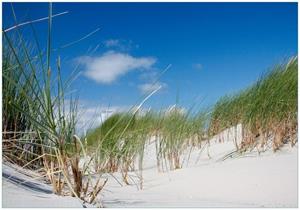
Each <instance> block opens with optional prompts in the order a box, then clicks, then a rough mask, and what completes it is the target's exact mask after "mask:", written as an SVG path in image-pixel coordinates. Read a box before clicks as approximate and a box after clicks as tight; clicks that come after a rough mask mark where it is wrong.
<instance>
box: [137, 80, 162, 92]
mask: <svg viewBox="0 0 300 210" xmlns="http://www.w3.org/2000/svg"><path fill="white" fill-rule="evenodd" d="M138 88H139V90H140V92H141V93H142V94H149V93H151V92H152V91H154V90H157V89H160V90H163V89H166V88H167V84H166V83H163V82H157V83H145V84H142V85H139V86H138Z"/></svg>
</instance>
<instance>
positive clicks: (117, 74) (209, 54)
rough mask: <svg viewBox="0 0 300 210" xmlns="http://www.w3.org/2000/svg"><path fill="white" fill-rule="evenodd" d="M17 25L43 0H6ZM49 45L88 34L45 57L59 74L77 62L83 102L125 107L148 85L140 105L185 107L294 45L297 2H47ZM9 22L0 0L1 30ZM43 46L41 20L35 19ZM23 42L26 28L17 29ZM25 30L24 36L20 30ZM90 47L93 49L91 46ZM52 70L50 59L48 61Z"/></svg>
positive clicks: (222, 90)
mask: <svg viewBox="0 0 300 210" xmlns="http://www.w3.org/2000/svg"><path fill="white" fill-rule="evenodd" d="M13 6H14V9H15V11H16V15H17V18H18V21H19V22H24V21H26V20H33V19H37V18H41V17H45V16H47V15H48V4H47V3H14V4H13ZM64 11H68V12H69V13H68V14H65V15H62V16H59V17H55V18H53V42H52V47H53V48H57V47H59V46H62V45H64V44H66V43H70V42H72V41H74V40H78V39H80V38H81V37H83V36H85V35H86V34H88V33H90V32H92V31H94V30H96V29H97V28H100V30H99V31H98V32H96V33H94V34H93V35H92V36H90V37H88V38H86V39H84V40H83V41H81V42H79V43H76V44H74V45H72V46H70V47H67V48H64V49H61V50H59V51H57V52H56V53H54V54H53V59H55V57H57V56H58V55H59V56H60V57H61V58H62V61H63V62H62V68H63V76H64V77H68V75H70V73H71V72H72V71H73V69H74V66H75V65H77V64H80V71H81V75H80V76H79V78H78V79H77V81H76V83H75V84H74V85H73V87H74V88H76V89H77V90H78V91H79V92H78V93H79V97H80V99H81V100H82V101H85V103H86V104H88V106H90V107H92V106H98V105H99V106H101V105H103V104H106V105H108V104H109V105H110V106H112V107H126V106H127V107H128V106H131V105H134V104H135V103H136V102H138V101H141V100H142V97H143V94H144V93H145V92H147V91H149V90H151V89H153V85H152V84H153V81H155V80H157V76H158V75H159V73H160V72H161V71H163V70H164V69H165V68H166V67H167V66H168V65H169V64H171V65H172V66H171V68H170V69H169V70H168V71H167V72H166V73H165V74H163V75H162V76H161V77H160V78H159V80H158V82H157V83H156V85H154V87H156V86H159V85H160V86H161V87H162V88H161V91H160V92H159V93H157V94H156V95H154V96H153V97H152V98H151V99H150V100H149V101H148V102H147V103H146V104H145V106H146V107H153V108H156V109H160V108H165V107H168V106H170V105H172V104H174V103H175V102H176V96H178V98H179V104H181V105H182V106H184V107H186V108H189V107H190V106H192V105H193V104H194V103H196V104H198V105H199V104H200V105H199V107H201V106H202V107H204V106H208V105H209V104H213V103H214V102H215V101H216V100H217V99H218V98H219V97H220V96H223V95H225V94H230V93H234V92H236V91H238V90H240V89H243V88H245V87H247V86H249V85H250V84H251V83H253V82H254V81H255V80H256V79H257V78H258V77H259V76H260V75H261V74H262V73H263V72H264V71H266V70H267V69H268V68H269V67H272V66H274V65H275V64H276V63H278V62H281V61H283V60H284V59H286V58H288V57H289V56H292V55H296V54H297V53H298V49H297V25H298V24H297V3H54V4H53V13H54V14H56V13H60V12H64ZM12 25H14V22H13V19H12V15H11V5H10V4H7V3H4V4H3V28H8V27H9V26H12ZM34 28H35V30H36V31H37V33H38V37H39V42H40V44H41V45H42V46H43V47H45V44H46V41H47V39H46V37H47V35H46V34H47V21H44V22H40V23H35V24H34ZM22 31H23V32H24V34H25V37H26V38H27V39H28V40H30V39H31V35H30V34H31V29H30V27H28V26H27V27H23V28H22ZM26 34H27V35H26ZM97 45H98V48H97V49H96V51H95V52H93V53H92V52H91V49H95V48H96V46H97ZM52 66H53V68H55V64H54V62H53V63H52Z"/></svg>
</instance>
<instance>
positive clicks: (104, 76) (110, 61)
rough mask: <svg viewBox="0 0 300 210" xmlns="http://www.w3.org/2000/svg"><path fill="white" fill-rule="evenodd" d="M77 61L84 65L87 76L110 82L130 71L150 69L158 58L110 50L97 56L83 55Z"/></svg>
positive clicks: (99, 81) (101, 81)
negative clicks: (135, 55)
mask: <svg viewBox="0 0 300 210" xmlns="http://www.w3.org/2000/svg"><path fill="white" fill-rule="evenodd" d="M77 61H78V62H79V63H80V64H82V65H83V66H84V74H85V76H86V77H88V78H90V79H92V80H94V81H96V82H98V83H102V84H110V83H112V82H113V81H115V80H116V79H118V78H119V77H121V76H123V75H125V74H126V73H128V72H130V71H133V70H136V69H150V68H151V67H152V65H153V64H154V63H155V62H156V59H155V58H153V57H139V58H137V57H133V56H131V55H129V54H124V53H118V52H114V51H109V52H106V53H104V54H103V55H101V56H97V57H90V56H82V57H79V58H78V59H77Z"/></svg>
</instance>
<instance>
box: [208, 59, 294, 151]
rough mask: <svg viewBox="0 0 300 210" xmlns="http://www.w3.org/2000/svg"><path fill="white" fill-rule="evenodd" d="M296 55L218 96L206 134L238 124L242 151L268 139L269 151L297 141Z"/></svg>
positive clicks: (264, 143)
mask: <svg viewBox="0 0 300 210" xmlns="http://www.w3.org/2000/svg"><path fill="white" fill-rule="evenodd" d="M297 87H298V58H297V57H293V58H291V59H290V60H289V61H288V62H286V63H284V64H280V65H277V66H275V67H274V68H273V69H272V70H271V71H270V72H268V73H267V74H265V75H264V76H262V77H261V78H260V79H259V80H258V81H257V82H256V83H255V84H254V85H252V86H251V87H249V88H248V89H246V90H243V91H241V92H240V93H238V94H235V95H232V96H225V97H223V98H221V99H220V100H219V101H218V102H217V103H216V105H215V106H214V108H213V112H212V114H211V122H210V133H211V134H212V135H215V134H217V133H219V132H221V131H222V130H224V129H226V128H229V127H232V126H235V125H237V124H239V123H241V124H242V126H243V134H242V135H243V137H242V138H243V141H242V144H241V145H240V147H241V149H242V150H245V149H247V148H249V147H251V148H253V147H255V146H257V148H258V146H259V147H260V148H263V147H265V146H266V144H267V142H268V140H269V139H272V146H273V150H274V151H276V150H278V149H279V148H280V147H281V146H282V145H283V144H284V143H286V142H290V143H291V144H292V145H294V144H295V142H296V141H297V136H296V132H297V127H298V124H297V109H298V106H297V99H298V93H297V91H298V88H297Z"/></svg>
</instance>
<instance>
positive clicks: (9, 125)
mask: <svg viewBox="0 0 300 210" xmlns="http://www.w3.org/2000/svg"><path fill="white" fill-rule="evenodd" d="M12 12H13V15H14V19H15V24H16V27H14V31H9V32H6V31H5V30H3V31H2V35H3V46H4V47H3V63H2V69H3V74H2V78H3V89H2V90H3V93H4V94H3V102H2V103H3V108H2V111H3V118H2V122H3V127H2V132H3V135H2V137H3V143H2V145H3V158H4V160H5V161H10V162H13V163H17V164H19V165H21V166H22V167H28V168H30V169H35V170H38V171H39V172H40V174H41V177H39V178H46V179H47V180H48V181H49V182H50V183H51V184H52V186H53V192H54V193H56V194H59V195H72V196H75V197H77V198H80V199H82V200H85V201H87V202H90V203H92V202H94V201H95V196H97V194H98V193H99V192H100V191H101V189H102V187H103V185H102V184H103V183H102V182H99V181H98V182H97V184H96V185H93V184H92V182H90V180H89V179H88V180H84V179H83V177H84V176H85V175H86V174H85V173H86V172H87V171H86V170H85V169H83V168H80V166H79V158H80V156H81V155H82V154H83V153H84V154H85V153H86V152H85V148H84V147H83V144H82V142H81V140H80V139H79V138H78V137H77V136H76V123H77V119H78V117H77V98H76V97H74V96H73V95H71V94H69V95H66V91H67V90H68V89H69V87H70V84H71V82H72V81H73V79H74V78H75V75H71V76H70V78H69V79H67V80H63V79H62V77H61V62H60V57H59V56H58V57H56V58H55V66H54V61H53V58H52V56H53V55H52V52H53V49H52V47H51V43H52V17H53V15H52V4H51V3H50V4H49V15H48V18H47V19H48V36H47V42H46V49H44V50H42V48H41V47H40V46H41V45H40V43H39V42H38V41H37V40H38V39H37V38H36V36H33V39H30V41H29V43H31V45H30V46H32V47H28V46H29V44H28V43H27V42H26V41H25V39H24V35H23V34H22V33H21V31H20V30H19V25H18V22H17V18H16V16H15V13H14V9H13V5H12ZM31 26H32V25H31ZM32 31H33V34H34V35H35V31H34V27H33V26H32ZM53 66H54V67H53ZM74 72H76V70H75V71H74ZM99 179H100V178H99ZM104 184H105V182H104Z"/></svg>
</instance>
